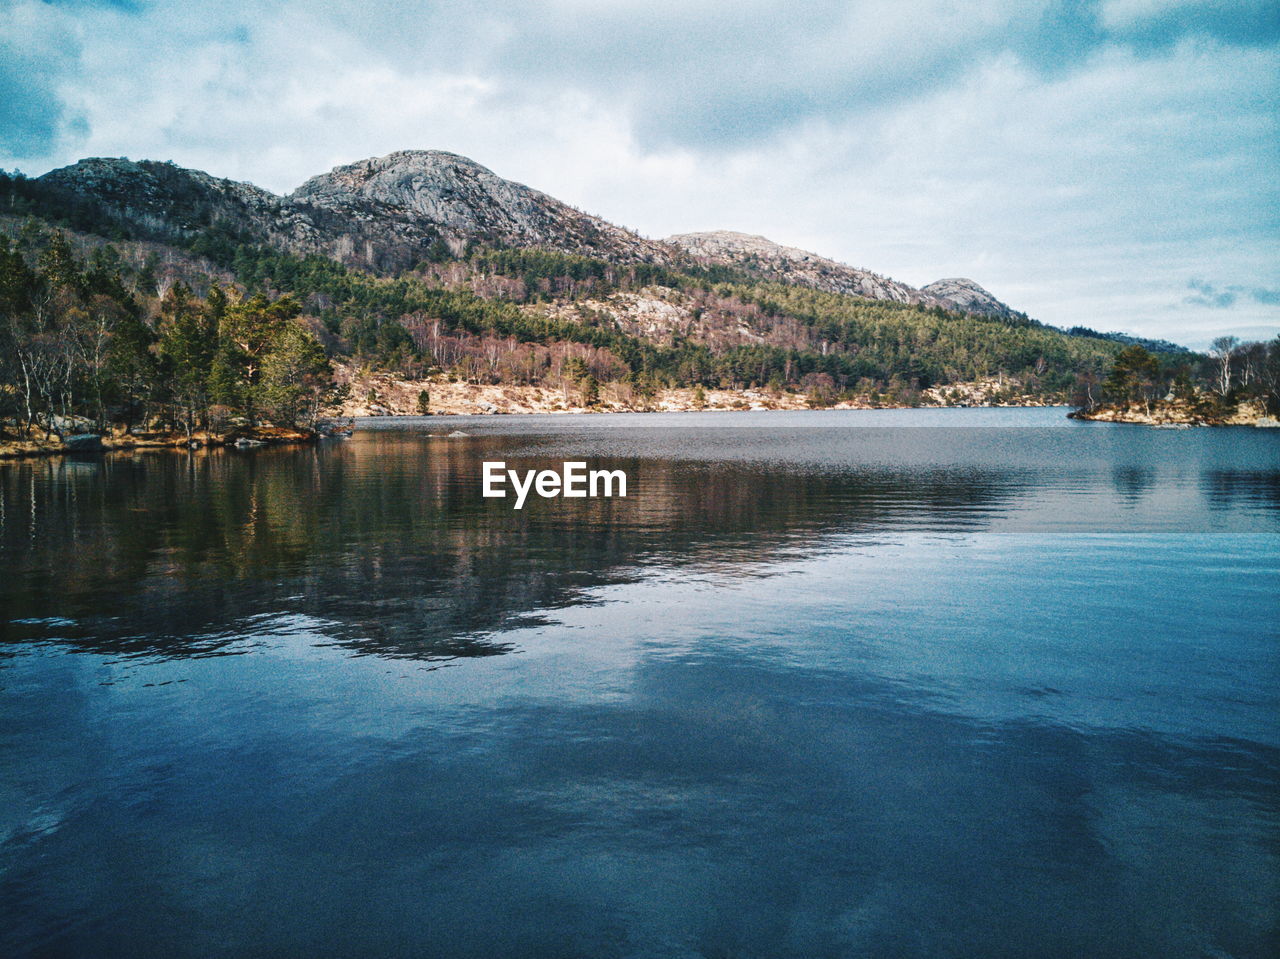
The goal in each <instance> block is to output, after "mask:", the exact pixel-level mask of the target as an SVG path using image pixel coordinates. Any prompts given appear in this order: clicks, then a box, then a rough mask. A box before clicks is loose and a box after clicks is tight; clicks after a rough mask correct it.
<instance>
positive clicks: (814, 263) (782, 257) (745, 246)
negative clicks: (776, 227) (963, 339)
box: [666, 230, 1020, 318]
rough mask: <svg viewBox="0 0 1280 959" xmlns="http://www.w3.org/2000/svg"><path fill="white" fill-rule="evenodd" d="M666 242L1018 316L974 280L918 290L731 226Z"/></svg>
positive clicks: (853, 286)
mask: <svg viewBox="0 0 1280 959" xmlns="http://www.w3.org/2000/svg"><path fill="white" fill-rule="evenodd" d="M666 242H667V243H669V244H671V245H672V246H675V247H678V248H679V249H681V250H684V251H685V252H686V253H689V254H690V255H691V256H693V257H695V258H696V259H697V260H699V261H701V262H704V263H712V264H719V265H721V266H734V267H738V268H740V269H743V270H746V271H747V272H749V273H751V274H752V275H754V276H757V277H759V278H761V279H766V280H773V281H775V282H778V283H788V284H792V285H795V286H807V287H809V288H811V289H815V290H821V291H823V292H824V293H841V294H845V295H847V296H863V297H867V298H868V299H872V300H888V301H890V302H893V303H911V304H915V303H920V304H923V305H924V306H937V307H942V308H943V309H947V310H959V311H960V312H963V313H980V314H983V315H985V316H992V317H999V318H1012V317H1015V316H1019V315H1020V314H1018V313H1016V312H1015V311H1014V310H1012V309H1010V308H1009V307H1008V306H1006V305H1005V304H1004V303H1001V302H1000V301H999V300H997V299H996V298H995V297H994V296H992V295H991V294H990V293H988V292H987V291H986V290H984V289H983V288H982V287H980V286H979V285H978V284H977V283H975V282H973V280H962V279H955V280H938V281H936V282H934V283H930V284H929V285H928V286H925V287H922V288H921V289H916V288H915V287H912V286H908V285H907V284H905V283H899V282H898V281H897V280H891V279H889V278H888V277H884V276H881V275H880V274H878V273H872V272H871V271H870V270H863V269H859V268H858V267H853V266H849V265H847V264H845V263H839V262H837V261H835V260H831V259H828V258H827V257H824V256H819V255H818V254H817V253H811V252H809V251H808V250H801V249H798V248H796V247H794V246H783V245H781V244H779V243H774V242H773V241H772V240H770V239H767V238H765V237H763V236H756V235H753V234H749V233H734V232H732V231H730V230H715V231H712V232H709V233H679V234H676V235H675V236H669V237H667V239H666Z"/></svg>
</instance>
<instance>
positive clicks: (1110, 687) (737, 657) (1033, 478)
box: [0, 410, 1280, 957]
mask: <svg viewBox="0 0 1280 959" xmlns="http://www.w3.org/2000/svg"><path fill="white" fill-rule="evenodd" d="M366 426H367V427H368V428H367V429H365V430H362V431H361V432H358V433H357V434H356V436H355V437H354V438H353V439H351V440H348V441H335V442H330V443H326V444H323V445H321V446H319V447H316V448H305V449H294V450H283V449H282V450H260V451H249V452H235V451H223V452H214V453H197V454H193V455H188V454H185V453H182V454H176V453H146V454H139V455H137V456H126V455H121V454H117V455H112V456H110V457H108V458H105V459H88V460H72V459H67V460H61V461H53V460H49V461H41V462H24V463H10V464H6V465H0V573H2V574H3V575H2V576H0V613H2V615H0V954H2V955H5V956H28V955H30V956H89V957H99V956H113V955H122V956H246V955H273V956H312V957H313V956H362V955H371V956H383V955H411V956H461V957H470V956H476V957H479V956H503V957H515V956H546V957H569V956H583V957H588V956H589V957H613V956H634V957H642V956H643V957H667V956H671V957H676V956H679V957H686V956H688V957H692V956H706V957H730V956H742V957H746V956H759V957H772V956H795V957H823V956H887V957H912V956H1086V955H1087V956H1095V957H1106V956H1117V957H1120V956H1124V957H1129V956H1170V957H1177V956H1188V957H1190V956H1197V957H1200V956H1206V957H1224V956H1238V957H1252V956H1256V957H1264V956H1265V957H1271V956H1274V955H1277V954H1280V918H1278V917H1280V645H1278V644H1280V535H1278V534H1280V435H1277V433H1280V431H1272V432H1268V431H1264V430H1249V429H1221V430H1187V431H1172V430H1168V431H1166V430H1151V429H1146V428H1141V427H1124V426H1107V425H1098V424H1079V423H1072V422H1069V421H1067V420H1065V419H1064V418H1063V411H1061V410H1016V411H1001V410H974V411H934V412H928V411H893V412H875V413H834V412H833V413H799V414H786V413H770V414H723V413H721V414H674V415H637V416H608V417H559V418H557V417H520V418H516V417H511V418H508V417H486V418H466V419H445V418H429V419H423V420H406V421H394V422H376V421H371V422H369V423H368V424H366ZM455 429H462V430H465V431H466V432H467V433H469V434H471V435H468V436H461V437H459V436H454V437H450V436H446V435H444V434H447V433H449V432H450V431H452V430H455ZM567 458H573V459H587V460H589V461H591V462H592V463H593V465H596V466H609V467H611V468H621V469H625V470H626V471H627V472H628V474H629V476H630V479H631V483H630V489H629V493H630V495H629V496H628V497H627V498H626V499H613V500H606V499H596V500H563V499H557V500H538V499H531V500H530V502H529V504H528V505H527V506H526V507H525V509H523V510H521V511H520V512H516V511H514V510H512V509H511V501H510V500H505V501H504V500H491V499H483V498H482V497H481V496H480V463H481V462H482V461H483V460H486V459H503V460H506V461H507V462H508V465H509V466H512V467H518V468H520V469H528V468H534V467H543V466H558V464H559V463H560V461H562V460H564V459H567Z"/></svg>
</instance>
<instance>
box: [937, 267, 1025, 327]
mask: <svg viewBox="0 0 1280 959" xmlns="http://www.w3.org/2000/svg"><path fill="white" fill-rule="evenodd" d="M921 290H922V292H924V293H927V294H929V295H930V296H933V297H936V298H937V299H939V300H943V301H946V302H948V303H951V304H954V306H953V309H958V310H964V311H965V312H966V313H983V314H986V315H987V316H1000V317H1012V316H1018V315H1020V314H1018V312H1017V311H1016V310H1014V309H1012V308H1011V307H1009V306H1007V305H1006V304H1004V303H1002V302H1000V301H999V300H997V299H996V298H995V297H994V296H992V295H991V294H990V293H989V292H988V291H987V290H984V289H983V288H982V287H981V286H979V285H978V284H977V283H975V282H974V281H973V280H970V279H967V278H965V277H952V278H950V279H945V280H935V281H934V282H932V283H930V284H928V285H927V286H924V287H921Z"/></svg>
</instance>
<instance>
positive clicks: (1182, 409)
mask: <svg viewBox="0 0 1280 959" xmlns="http://www.w3.org/2000/svg"><path fill="white" fill-rule="evenodd" d="M1067 415H1068V416H1069V417H1071V418H1072V419H1076V420H1087V421H1089V422H1093V423H1123V424H1129V425H1135V426H1150V427H1153V428H1155V429H1190V428H1192V427H1202V426H1210V427H1219V426H1248V427H1253V428H1255V429H1274V428H1277V427H1280V419H1277V418H1276V417H1274V416H1269V415H1268V414H1267V412H1266V410H1265V409H1264V408H1263V406H1262V404H1261V403H1258V402H1246V403H1241V404H1240V405H1239V406H1236V407H1233V408H1232V409H1230V410H1227V411H1224V412H1221V413H1212V412H1205V411H1204V410H1203V409H1201V408H1197V407H1196V406H1195V405H1193V404H1191V403H1187V402H1185V401H1162V402H1160V403H1155V404H1152V406H1151V407H1150V408H1149V409H1147V408H1143V407H1137V406H1118V405H1114V404H1105V405H1098V406H1095V407H1093V408H1092V409H1088V410H1084V409H1079V410H1075V411H1073V412H1071V413H1068V414H1067Z"/></svg>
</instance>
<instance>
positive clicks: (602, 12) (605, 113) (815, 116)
mask: <svg viewBox="0 0 1280 959" xmlns="http://www.w3.org/2000/svg"><path fill="white" fill-rule="evenodd" d="M1148 7H1149V8H1150V9H1148V10H1147V12H1146V13H1144V14H1142V16H1144V17H1154V16H1158V15H1159V14H1160V11H1159V10H1156V9H1154V7H1152V6H1151V5H1148ZM14 9H20V12H21V16H22V17H24V18H25V20H24V21H23V24H25V25H24V26H22V27H21V29H22V30H25V31H26V32H27V33H28V34H29V36H30V37H31V41H32V44H33V45H34V44H35V43H36V42H37V41H38V42H39V43H40V44H43V47H42V49H44V50H45V53H46V57H47V58H48V59H49V61H50V62H54V61H56V60H57V57H56V52H57V51H50V50H49V45H50V44H51V43H53V44H54V45H55V46H56V45H61V47H60V48H61V49H62V50H64V51H65V58H66V59H67V61H68V62H70V63H72V64H73V65H74V68H70V67H68V68H67V69H65V70H63V71H62V72H61V73H60V74H58V75H57V77H55V78H54V79H55V80H56V82H57V83H58V84H59V86H58V90H59V93H60V98H61V101H62V107H63V113H64V115H65V116H71V117H74V116H83V117H84V118H85V119H86V121H87V126H86V128H85V129H84V130H83V131H81V132H80V133H78V134H77V133H76V132H74V131H69V132H68V131H65V130H64V132H63V133H62V134H61V135H60V136H58V137H56V138H54V139H52V140H51V141H50V145H49V147H48V149H47V150H46V151H45V152H44V154H43V155H41V156H35V157H34V158H32V157H30V156H28V157H22V156H20V155H19V154H18V153H16V152H14V151H12V150H10V151H9V155H8V156H4V155H2V154H0V165H3V166H12V165H15V164H16V162H17V161H18V160H21V161H22V165H23V166H24V167H25V168H27V169H29V170H32V171H34V172H41V170H42V169H45V168H49V167H52V166H56V165H61V164H62V163H67V162H72V161H73V160H75V159H77V158H79V157H81V156H85V155H129V156H132V157H135V158H140V157H150V158H156V159H172V160H174V161H176V162H178V163H181V164H183V165H188V166H194V167H197V168H201V169H207V170H209V171H210V172H212V173H215V174H218V175H222V176H230V177H234V178H237V179H247V180H251V181H253V182H256V183H259V184H260V185H263V186H266V187H268V188H270V189H274V190H276V191H278V192H285V191H287V190H289V189H292V188H293V187H295V186H297V185H298V184H299V183H301V181H302V180H303V179H305V178H306V177H308V176H311V175H313V174H315V173H318V172H322V171H324V170H327V169H328V168H330V167H332V166H334V165H337V164H339V163H344V162H350V161H352V160H355V159H359V158H362V157H365V156H370V155H377V154H383V153H387V152H391V151H392V150H396V149H403V148H438V149H448V150H453V151H455V152H458V153H462V154H465V155H468V156H472V157H474V158H475V159H477V160H479V161H480V162H482V163H485V164H487V165H489V166H491V167H492V168H494V169H495V170H496V171H497V172H498V173H499V174H501V175H504V176H508V177H510V178H512V179H517V180H520V181H522V182H526V183H528V184H530V185H532V186H535V187H537V188H539V189H543V190H545V191H546V192H548V193H551V194H553V195H555V196H559V197H561V198H562V199H565V200H566V201H568V202H571V203H574V204H575V205H578V206H580V207H582V208H584V209H587V210H589V211H591V212H594V213H598V214H600V215H603V216H605V217H607V218H609V219H612V220H614V221H616V222H620V223H623V224H624V225H627V226H631V227H633V228H636V229H639V230H641V231H642V232H644V233H646V234H648V235H652V236H661V235H666V234H667V233H671V232H677V231H687V230H695V229H713V228H731V229H742V230H746V231H749V232H759V233H764V234H765V235H768V236H771V237H773V238H774V239H777V240H779V241H782V242H787V243H791V244H795V245H798V246H804V247H808V248H811V249H815V250H817V251H819V252H821V253H824V254H827V255H830V256H834V257H837V258H840V259H845V260H848V261H850V262H853V263H855V264H858V265H862V266H867V267H870V268H872V269H876V270H879V271H881V272H885V273H888V274H890V275H893V276H895V277H897V278H899V279H903V280H907V281H909V282H913V283H924V282H928V281H930V280H933V279H936V278H938V277H941V276H953V275H967V276H971V277H972V278H974V279H976V280H977V281H978V282H980V283H983V284H984V285H986V286H988V287H989V288H990V289H991V290H992V291H993V292H994V293H996V294H997V295H998V296H1000V297H1001V298H1002V299H1005V300H1006V301H1008V302H1010V303H1012V304H1013V305H1015V306H1016V307H1018V308H1021V309H1025V310H1027V311H1028V312H1029V313H1031V314H1032V315H1034V316H1038V317H1040V318H1042V319H1044V320H1046V321H1048V322H1053V323H1057V324H1062V325H1074V324H1084V325H1089V326H1095V327H1100V328H1118V329H1126V330H1131V331H1134V332H1139V333H1143V334H1146V335H1152V336H1164V337H1170V338H1174V339H1181V340H1185V341H1197V342H1199V341H1202V340H1204V339H1207V338H1209V335H1210V333H1211V332H1212V333H1216V332H1220V331H1221V330H1222V324H1224V323H1226V324H1230V323H1238V324H1239V325H1240V327H1241V328H1242V329H1243V328H1245V327H1250V328H1258V329H1277V330H1280V313H1278V311H1277V307H1276V306H1275V305H1274V304H1265V303H1261V302H1254V301H1249V300H1248V299H1247V298H1242V299H1241V301H1240V302H1238V303H1236V304H1235V305H1234V306H1233V307H1232V308H1231V309H1230V310H1217V311H1215V312H1214V314H1213V315H1212V316H1208V315H1204V314H1203V313H1198V312H1197V311H1196V310H1195V308H1194V307H1193V306H1192V305H1190V304H1187V303H1186V302H1184V301H1185V299H1186V296H1185V288H1186V283H1187V281H1188V279H1189V278H1190V277H1193V276H1195V277H1204V278H1207V279H1208V280H1210V281H1212V282H1215V283H1217V284H1218V285H1221V286H1228V285H1238V286H1242V287H1247V288H1255V287H1257V288H1269V289H1274V288H1276V287H1280V276H1277V269H1278V266H1277V264H1280V256H1277V255H1276V254H1277V252H1278V251H1277V236H1278V235H1280V224H1277V216H1276V210H1277V208H1278V207H1280V204H1277V179H1278V178H1277V176H1276V174H1277V172H1280V157H1278V156H1277V148H1276V144H1277V143H1278V142H1280V135H1278V134H1280V131H1278V130H1277V119H1276V115H1275V111H1274V107H1273V104H1274V103H1275V102H1276V101H1277V94H1280V89H1277V87H1278V86H1280V84H1278V83H1277V77H1280V56H1278V55H1277V48H1276V45H1274V44H1272V45H1270V46H1268V45H1265V44H1260V45H1259V44H1255V45H1252V46H1232V45H1229V44H1226V43H1223V42H1218V41H1214V40H1211V39H1207V38H1205V37H1203V36H1186V37H1183V38H1182V39H1181V40H1180V41H1178V42H1177V43H1173V44H1172V45H1168V46H1166V47H1163V48H1161V49H1160V50H1158V51H1156V52H1151V51H1146V52H1142V51H1135V50H1134V49H1131V48H1129V47H1127V46H1124V45H1122V44H1118V43H1111V42H1106V43H1095V44H1093V45H1090V46H1087V47H1083V48H1081V49H1079V50H1078V51H1075V54H1074V56H1073V57H1068V58H1067V59H1066V61H1065V67H1069V68H1064V64H1059V65H1058V66H1057V67H1055V68H1054V69H1052V70H1045V69H1043V68H1042V64H1041V63H1040V62H1039V60H1040V59H1043V56H1042V52H1040V53H1038V52H1036V51H1035V50H1031V51H1030V52H1029V51H1028V49H1026V47H1025V44H1024V45H1023V47H1019V46H1018V45H1017V44H1007V45H1004V44H1002V43H1001V42H1000V41H999V37H1000V36H1002V35H1004V34H1008V35H1019V36H1023V37H1024V38H1025V37H1032V38H1035V37H1038V36H1040V34H1038V33H1036V30H1037V29H1039V28H1038V27H1036V28H1035V29H1033V28H1032V26H1028V24H1029V23H1031V22H1032V21H1034V20H1035V18H1036V17H1038V16H1040V15H1041V14H1042V13H1044V12H1045V11H1046V10H1048V9H1049V7H1048V6H1047V5H1043V6H1042V5H1037V6H1035V7H1031V8H1028V7H1027V6H1026V5H1022V4H1018V5H1012V6H1003V5H1000V4H990V5H986V6H983V7H981V8H978V11H977V13H976V14H975V13H974V12H973V9H972V8H970V7H963V8H962V7H959V6H956V5H954V4H948V3H933V2H927V3H921V4H919V5H917V6H916V7H914V8H911V9H906V10H905V12H904V8H903V6H902V5H901V4H888V3H880V2H876V3H864V4H860V5H856V6H853V7H850V6H849V5H846V4H841V3H831V4H827V3H816V4H815V5H814V6H813V9H812V11H811V12H810V15H809V17H808V18H800V17H796V16H794V15H791V14H789V15H788V16H787V17H783V18H780V17H779V16H778V15H777V12H776V11H777V8H776V7H773V6H772V5H763V4H761V3H755V2H752V3H738V4H728V3H718V4H709V5H701V6H686V5H684V4H680V5H675V4H672V5H670V6H668V7H656V6H654V5H653V4H639V3H630V2H628V3H625V4H593V3H589V2H587V0H550V2H546V3H543V4H542V5H541V6H539V7H538V8H537V10H536V11H535V12H530V10H529V8H528V7H527V6H526V5H523V4H514V3H509V2H506V0H503V2H495V3H491V4H489V5H488V6H485V7H483V8H480V9H476V8H475V7H474V6H473V5H467V4H439V5H434V6H433V7H431V8H418V7H413V6H409V5H403V6H394V7H390V6H386V5H381V4H378V3H371V2H361V3H355V2H352V0H340V2H330V3H323V4H302V3H296V2H295V3H288V4H284V5H283V6H280V7H278V8H277V10H276V12H275V13H274V14H271V15H267V14H265V13H261V12H259V11H257V10H256V9H252V8H248V7H244V6H242V5H241V4H238V3H232V2H229V0H222V2H215V3H211V4H206V5H202V7H201V9H200V13H199V15H193V14H192V10H191V8H189V7H185V6H181V5H176V4H167V3H158V4H156V5H155V6H154V7H147V8H144V9H143V12H141V13H130V12H128V11H124V10H119V9H114V8H109V7H103V8H94V9H89V10H86V9H83V8H76V9H74V10H72V9H69V8H61V7H55V6H50V5H45V4H31V3H25V4H24V3H20V4H18V5H17V6H16V7H15V8H14ZM1015 10H1016V11H1019V13H1018V14H1016V15H1015V14H1014V13H1013V12H1011V11H1015ZM1136 10H1137V8H1136V7H1134V6H1133V5H1132V4H1131V5H1130V7H1129V12H1128V13H1125V12H1124V10H1123V9H1121V8H1120V7H1119V6H1117V5H1115V4H1112V5H1111V6H1110V7H1107V8H1105V9H1104V10H1103V19H1106V17H1112V18H1113V19H1114V18H1116V17H1120V16H1121V15H1122V14H1123V15H1125V16H1129V17H1130V18H1131V19H1132V18H1133V17H1136V16H1138V13H1137V12H1135V11H1136ZM1028 11H1029V12H1028ZM1116 22H1119V21H1118V20H1117V21H1116ZM15 29H18V28H16V27H14V26H13V21H12V15H11V22H10V25H9V27H8V31H9V32H8V35H10V36H11V37H12V35H13V32H14V30H15ZM3 35H5V34H4V28H0V36H3ZM49 38H53V39H52V40H50V39H49ZM59 38H61V39H59ZM1052 39H1053V38H1052V37H1050V38H1049V40H1046V41H1045V42H1046V43H1049V44H1050V47H1051V46H1052V42H1051V41H1052ZM1028 42H1030V41H1028ZM1049 52H1051V53H1052V52H1053V51H1052V50H1050V51H1049ZM1044 55H1048V54H1044ZM1055 55H1056V54H1055ZM50 82H54V80H50ZM877 84H879V85H881V87H883V88H879V87H877ZM872 88H875V89H872ZM699 124H709V127H708V128H707V129H705V130H704V129H703V127H701V126H699ZM717 126H718V127H719V128H722V129H711V128H712V127H717ZM725 130H731V131H737V132H732V133H731V135H725ZM655 131H656V132H655ZM664 131H665V132H664ZM671 131H676V132H675V133H672V132H671ZM704 134H705V135H704ZM739 134H741V135H739ZM7 143H8V140H7V139H0V148H2V147H3V146H4V145H5V144H7Z"/></svg>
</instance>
